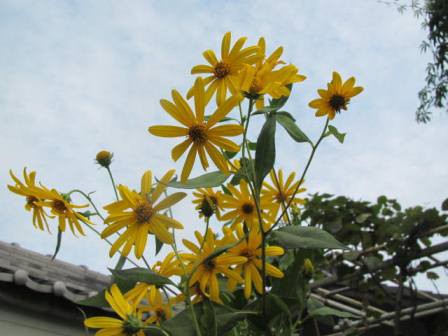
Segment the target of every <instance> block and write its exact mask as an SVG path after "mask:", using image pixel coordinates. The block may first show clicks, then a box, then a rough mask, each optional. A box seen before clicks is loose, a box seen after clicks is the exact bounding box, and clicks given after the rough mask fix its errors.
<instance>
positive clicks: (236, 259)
mask: <svg viewBox="0 0 448 336" xmlns="http://www.w3.org/2000/svg"><path fill="white" fill-rule="evenodd" d="M282 54H283V48H282V47H278V48H276V49H275V50H274V51H273V52H272V53H271V54H269V53H268V52H267V47H266V42H265V40H264V38H260V39H259V41H258V43H257V44H255V45H247V39H246V38H244V37H242V38H239V39H238V40H236V41H235V42H234V43H232V40H231V34H230V33H226V34H225V35H224V37H223V39H222V44H221V51H220V53H218V54H216V53H215V52H214V51H213V50H206V51H204V52H203V56H204V58H205V60H206V62H207V64H202V65H197V66H195V67H193V69H192V70H191V73H192V74H194V75H197V76H196V78H195V80H194V81H193V85H192V87H191V89H190V90H189V91H188V92H187V93H186V94H185V95H183V94H181V93H180V92H178V91H177V90H172V92H171V98H170V99H162V100H161V101H160V105H161V107H162V109H163V110H164V111H165V112H166V113H168V114H169V115H170V116H171V117H172V119H173V123H172V124H170V125H151V126H150V127H149V128H148V131H149V133H150V134H151V135H153V136H157V137H163V138H176V139H178V143H177V144H176V145H175V146H174V147H173V148H172V151H171V159H172V160H173V161H178V160H182V161H183V168H182V170H181V171H180V174H179V175H177V174H176V172H175V170H170V171H168V172H167V173H165V174H164V175H163V176H161V177H159V178H156V177H155V176H153V174H152V172H151V171H150V170H148V171H146V172H144V174H143V175H142V177H141V185H140V187H139V188H136V189H137V190H136V189H134V188H130V187H128V186H125V185H122V184H119V185H116V184H115V180H114V177H113V175H112V172H111V164H112V159H113V155H112V153H110V152H108V151H101V152H99V153H98V155H97V157H96V162H97V163H98V164H99V165H101V166H102V167H104V168H105V169H106V171H107V172H108V175H109V177H110V179H111V182H112V186H113V190H114V193H115V197H116V200H115V201H114V202H112V203H110V204H107V205H104V206H103V208H102V210H104V212H103V211H101V209H100V208H99V207H98V206H97V205H96V204H95V202H94V200H93V199H92V197H91V196H90V194H88V193H85V192H84V191H81V190H78V189H74V190H71V191H70V192H67V193H62V192H60V191H57V190H56V189H49V188H47V187H45V186H44V185H42V184H41V183H39V184H38V183H36V173H35V172H31V173H28V172H27V170H26V169H24V171H23V178H22V179H20V178H19V177H17V176H16V175H15V174H14V173H13V172H11V178H12V184H11V185H8V188H9V189H10V190H11V191H12V192H13V193H16V194H18V195H20V196H22V197H24V198H25V202H26V203H25V209H26V210H27V211H30V212H31V213H32V222H33V224H34V226H35V227H36V228H37V229H40V230H48V231H50V230H51V225H50V224H51V222H52V221H56V222H57V224H58V225H57V231H58V244H57V248H56V252H55V255H56V253H57V251H58V249H59V247H60V241H61V236H62V235H63V234H65V232H66V229H67V228H70V230H71V231H72V233H73V234H75V235H76V234H80V235H84V234H85V233H84V230H85V229H86V228H87V229H91V230H93V231H94V232H96V233H97V234H98V235H99V236H100V237H101V238H102V239H104V241H105V242H107V243H108V244H109V245H110V256H113V255H115V254H116V253H119V254H120V255H121V257H120V260H119V262H118V264H117V265H116V267H115V268H114V269H112V270H111V272H112V279H113V284H112V285H111V286H110V287H109V288H106V289H105V291H104V292H103V293H100V294H98V295H97V296H96V297H93V298H90V299H87V300H84V301H83V302H80V304H82V305H95V306H105V307H109V308H111V309H112V310H113V311H114V312H115V313H116V315H117V316H116V317H110V316H108V317H98V316H97V317H89V318H87V319H86V320H85V326H86V327H88V328H93V329H98V331H97V332H96V335H102V336H106V335H108V336H115V335H116V336H118V335H123V336H124V335H138V336H141V335H172V336H176V335H182V336H183V335H198V336H201V335H202V336H205V335H223V334H226V333H230V334H231V335H235V334H237V335H250V334H267V335H270V334H279V335H280V334H281V335H292V334H297V333H298V332H300V331H301V326H302V324H303V323H304V322H305V321H306V320H307V318H308V317H309V316H310V314H312V312H313V311H314V312H316V311H317V310H318V309H317V310H316V309H314V310H313V309H312V304H311V305H310V302H309V300H308V299H309V289H308V286H307V284H308V282H309V281H310V280H311V279H312V277H313V273H314V267H313V262H312V260H311V259H310V258H308V257H306V258H305V256H307V255H309V251H317V252H316V253H318V252H322V251H323V250H326V249H344V248H345V247H344V246H343V245H342V244H341V243H339V242H338V241H337V240H336V239H335V238H333V237H332V236H331V235H330V234H328V233H327V232H326V231H323V230H320V229H318V228H315V227H307V226H302V225H301V224H300V223H298V222H297V220H296V219H297V214H298V212H299V211H300V205H302V204H303V203H304V202H305V201H304V200H303V199H302V198H301V196H300V195H301V193H303V192H304V191H305V190H306V189H305V188H304V181H305V176H306V174H307V172H308V170H309V168H310V164H311V162H312V160H313V157H314V155H315V153H316V150H317V148H318V147H319V145H320V144H321V142H322V141H323V140H324V139H325V138H326V137H328V136H334V137H336V138H337V139H338V140H339V141H340V142H343V139H344V134H342V133H340V132H339V131H338V130H337V129H336V128H335V127H334V126H332V125H331V121H332V120H333V119H334V118H335V117H336V116H337V114H338V113H340V112H341V111H345V110H347V108H348V104H349V102H350V100H351V99H352V98H353V97H354V96H356V95H358V94H359V93H360V92H362V90H363V89H362V88H361V87H358V86H355V79H354V78H353V77H350V78H349V79H347V80H346V81H344V80H342V78H341V76H340V75H339V73H337V72H334V73H333V76H332V79H331V81H330V82H328V84H327V86H326V88H325V89H319V90H318V94H319V97H318V98H317V99H314V100H312V101H311V102H310V103H309V106H310V107H311V108H312V109H315V110H316V112H315V115H316V116H318V117H324V118H325V119H324V125H323V128H322V132H321V133H320V135H319V137H318V138H317V140H316V141H312V140H311V139H310V138H309V137H308V136H307V135H306V134H305V133H304V132H303V131H302V130H301V129H300V128H299V126H298V125H297V123H296V120H295V118H294V116H293V114H291V113H288V112H286V111H285V106H286V103H287V101H288V98H289V97H290V95H291V94H292V88H293V85H294V84H299V83H301V82H302V81H304V80H305V79H306V77H305V76H304V75H302V74H301V73H299V70H298V68H297V67H296V66H295V65H293V64H288V63H286V62H285V61H284V60H283V59H282ZM254 118H261V119H262V120H263V126H262V127H261V129H260V130H259V131H258V136H257V137H256V138H253V139H250V136H249V133H248V130H249V128H250V127H251V126H252V124H251V121H252V120H253V119H254ZM279 127H282V128H284V129H285V130H286V132H287V133H288V134H289V136H290V137H291V140H290V141H291V144H297V145H302V146H308V147H309V149H310V152H309V156H308V159H307V161H306V164H305V166H304V168H303V169H302V170H299V171H297V172H288V173H285V172H283V170H282V169H277V166H276V130H277V128H279ZM251 133H252V132H251ZM197 159H198V161H199V164H200V166H202V168H203V169H204V170H207V169H210V168H211V166H214V167H216V168H212V169H213V171H212V172H207V173H205V174H204V175H201V176H197V177H194V178H191V172H192V169H193V167H194V165H195V163H196V161H197ZM176 176H178V177H176ZM180 189H184V190H195V191H193V196H194V200H193V203H194V205H195V209H196V210H197V211H198V217H199V219H200V222H203V224H202V225H201V227H202V229H200V230H198V231H195V233H194V236H195V238H196V241H190V240H186V239H184V240H182V242H180V241H178V240H176V237H175V234H176V231H177V230H182V229H184V227H191V225H189V224H186V223H182V222H184V220H181V219H179V218H176V216H175V214H173V212H172V211H171V207H172V206H173V205H175V204H177V203H179V202H182V200H183V199H184V198H185V196H187V194H186V193H185V192H182V191H179V190H180ZM75 195H78V196H79V197H82V198H84V199H85V204H84V203H83V204H78V203H77V202H75V201H74V200H73V198H74V196H75ZM98 221H99V222H100V223H101V225H102V229H101V231H97V230H96V229H95V227H94V226H93V225H92V224H94V222H98ZM212 221H214V222H215V223H214V226H216V225H217V224H216V223H219V224H218V225H219V226H220V229H219V230H217V232H214V231H213V230H212V228H211V226H210V223H211V222H212ZM151 236H154V239H153V240H151V241H152V242H154V243H153V244H154V245H155V251H156V255H157V254H158V253H159V251H160V249H161V248H162V246H163V245H168V246H169V247H170V249H171V252H169V253H168V254H167V255H166V256H165V258H162V259H161V260H159V261H157V262H156V263H155V264H154V265H152V266H151V265H150V264H149V263H148V262H147V259H146V257H147V256H145V254H146V252H147V247H148V245H150V244H152V243H151V241H150V242H148V238H150V237H151ZM301 251H305V252H306V253H305V252H304V253H301ZM130 255H131V256H132V255H133V256H135V258H136V259H137V260H138V261H142V263H143V264H144V265H145V266H144V267H141V266H139V264H138V263H136V262H134V261H133V260H132V259H131V258H130ZM286 256H288V258H286ZM291 258H292V259H291ZM127 265H129V267H126V266H127ZM291 265H293V266H294V267H293V268H291V267H292V266H291ZM299 280H300V281H299ZM292 283H300V284H301V285H300V286H299V287H300V288H296V287H297V286H295V287H294V286H293V287H294V288H296V290H293V291H291V286H290V285H291V284H292ZM285 288H288V291H283V289H285ZM286 292H288V294H287V295H286V294H285V293H286ZM327 313H328V311H327ZM315 314H317V313H315Z"/></svg>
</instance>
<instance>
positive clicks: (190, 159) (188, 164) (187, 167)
mask: <svg viewBox="0 0 448 336" xmlns="http://www.w3.org/2000/svg"><path fill="white" fill-rule="evenodd" d="M196 152H197V146H196V145H195V144H193V146H191V149H190V151H189V152H188V155H187V159H186V160H185V164H184V168H183V169H182V173H181V176H180V180H181V182H185V181H186V180H187V179H188V176H190V173H191V170H192V169H193V165H194V161H195V159H196Z"/></svg>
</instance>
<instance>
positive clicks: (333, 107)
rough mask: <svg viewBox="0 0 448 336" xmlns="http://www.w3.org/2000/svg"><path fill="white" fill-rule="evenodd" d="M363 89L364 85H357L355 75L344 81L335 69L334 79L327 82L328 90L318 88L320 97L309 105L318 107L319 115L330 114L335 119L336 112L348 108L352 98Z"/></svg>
mask: <svg viewBox="0 0 448 336" xmlns="http://www.w3.org/2000/svg"><path fill="white" fill-rule="evenodd" d="M363 90H364V89H363V88H362V87H360V86H355V77H350V78H349V79H348V80H347V81H345V82H344V83H342V78H341V76H340V75H339V73H337V72H336V71H334V72H333V79H332V80H331V82H330V83H328V84H327V90H323V89H319V90H317V92H318V93H319V96H320V98H318V99H314V100H313V101H311V102H310V103H309V106H310V107H311V108H314V109H317V111H316V116H317V117H322V116H325V115H328V118H329V119H330V120H333V119H334V117H335V115H336V112H338V113H339V112H340V111H341V110H347V105H348V104H349V103H350V99H351V98H352V97H354V96H356V95H358V94H360V93H361V92H362V91H363Z"/></svg>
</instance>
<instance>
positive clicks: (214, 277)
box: [182, 229, 247, 303]
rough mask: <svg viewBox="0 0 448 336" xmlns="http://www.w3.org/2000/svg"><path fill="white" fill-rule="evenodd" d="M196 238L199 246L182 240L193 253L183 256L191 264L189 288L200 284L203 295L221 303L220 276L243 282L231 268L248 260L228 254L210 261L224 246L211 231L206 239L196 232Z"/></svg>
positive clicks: (189, 268)
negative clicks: (216, 251)
mask: <svg viewBox="0 0 448 336" xmlns="http://www.w3.org/2000/svg"><path fill="white" fill-rule="evenodd" d="M195 236H196V239H197V241H198V243H199V244H198V245H196V244H194V243H192V242H191V241H189V240H186V239H184V240H182V242H183V243H184V245H185V246H186V247H187V248H188V249H189V250H190V251H191V252H192V253H183V254H182V258H183V259H185V260H186V261H188V262H189V264H187V266H186V269H187V272H188V273H189V274H190V281H189V286H190V287H194V286H195V284H198V285H199V288H200V292H201V293H203V294H205V295H206V296H207V297H209V298H210V300H212V301H214V302H218V303H221V299H220V297H219V285H218V274H222V275H225V276H226V277H228V278H229V279H234V281H236V282H237V283H240V282H242V281H243V279H242V278H241V276H240V275H239V274H238V273H236V272H235V271H233V270H232V269H231V268H230V267H231V266H235V265H239V264H243V263H245V262H246V261H247V259H246V258H245V257H239V256H230V255H228V254H226V253H223V254H221V255H219V256H217V257H215V258H211V259H208V257H209V256H210V255H211V254H212V253H213V252H214V251H215V250H216V248H218V247H220V246H223V245H221V244H220V242H219V241H217V240H216V239H215V234H214V233H213V231H212V230H211V229H209V230H207V233H206V237H203V236H202V235H201V234H200V233H199V232H198V231H195ZM204 239H205V241H204ZM201 245H202V249H201V247H200V246H201Z"/></svg>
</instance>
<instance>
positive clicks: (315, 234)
mask: <svg viewBox="0 0 448 336" xmlns="http://www.w3.org/2000/svg"><path fill="white" fill-rule="evenodd" d="M272 234H273V236H274V238H276V239H277V240H278V242H279V243H280V244H281V245H282V246H283V247H284V248H287V249H288V248H310V249H314V248H324V249H348V248H347V247H346V246H345V245H344V244H342V243H340V242H339V241H337V240H336V238H334V237H333V236H332V235H331V234H329V233H328V232H327V231H325V230H321V229H318V228H316V227H310V226H285V227H282V228H280V229H278V230H275V231H273V232H272Z"/></svg>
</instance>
